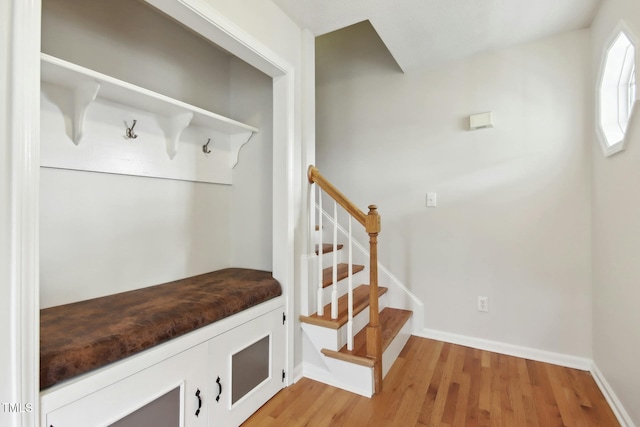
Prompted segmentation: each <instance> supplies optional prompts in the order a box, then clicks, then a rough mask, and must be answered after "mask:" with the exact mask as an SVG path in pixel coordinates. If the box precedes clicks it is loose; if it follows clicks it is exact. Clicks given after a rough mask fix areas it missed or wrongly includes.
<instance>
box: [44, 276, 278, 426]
mask: <svg viewBox="0 0 640 427" xmlns="http://www.w3.org/2000/svg"><path fill="white" fill-rule="evenodd" d="M283 299H284V298H283V297H282V289H281V287H280V284H279V283H278V281H277V280H275V279H274V278H273V277H272V275H271V273H270V272H265V271H258V270H248V269H238V268H230V269H225V270H220V271H216V272H212V273H207V274H202V275H199V276H194V277H190V278H187V279H182V280H178V281H174V282H170V283H165V284H162V285H156V286H151V287H148V288H143V289H138V290H134V291H129V292H124V293H120V294H114V295H109V296H105V297H101V298H96V299H92V300H88V301H81V302H77V303H72V304H67V305H63V306H58V307H51V308H47V309H44V310H41V330H40V334H41V339H40V345H41V349H40V360H41V363H40V365H41V367H40V387H41V414H42V417H41V425H43V426H46V427H50V426H53V427H62V426H65V427H66V426H85V427H86V426H88V425H92V426H111V425H113V426H118V427H125V426H134V425H154V426H165V425H166V426H183V425H184V426H207V425H220V426H225V425H239V424H240V423H241V422H242V421H243V420H244V419H246V418H247V417H248V416H249V415H250V414H251V413H253V411H255V410H256V409H257V408H258V407H260V405H262V404H263V403H264V402H265V401H266V400H268V399H269V398H270V397H271V396H272V395H273V394H275V393H276V392H277V391H278V390H279V389H280V388H281V387H282V376H283V374H284V364H285V360H284V359H285V352H284V326H283V323H284V321H283V319H284V316H283V314H284V312H283V310H284V301H283ZM149 423H150V424H149ZM158 423H159V424H158Z"/></svg>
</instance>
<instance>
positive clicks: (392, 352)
mask: <svg viewBox="0 0 640 427" xmlns="http://www.w3.org/2000/svg"><path fill="white" fill-rule="evenodd" d="M412 320H413V316H412V318H411V319H409V320H408V321H407V323H405V324H404V326H403V327H402V329H400V332H398V335H396V336H395V338H394V339H393V341H391V343H390V344H389V346H388V347H387V349H386V350H385V351H384V353H382V378H384V377H385V376H387V373H388V372H389V369H391V366H392V365H393V362H395V361H396V359H397V358H398V355H400V352H401V351H402V349H403V348H404V346H405V344H406V343H407V341H408V340H409V337H410V336H411V322H412Z"/></svg>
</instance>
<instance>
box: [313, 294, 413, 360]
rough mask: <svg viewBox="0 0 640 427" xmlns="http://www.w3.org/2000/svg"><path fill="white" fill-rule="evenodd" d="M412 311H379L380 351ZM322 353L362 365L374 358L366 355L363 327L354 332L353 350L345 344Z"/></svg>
mask: <svg viewBox="0 0 640 427" xmlns="http://www.w3.org/2000/svg"><path fill="white" fill-rule="evenodd" d="M412 314H413V313H412V312H411V311H409V310H401V309H399V308H389V307H387V308H385V309H384V310H382V311H381V312H380V325H381V326H382V352H383V353H384V351H385V350H386V349H387V347H389V344H391V341H393V339H394V338H395V337H396V335H398V332H400V330H401V329H402V327H403V326H404V324H405V323H407V321H408V320H409V318H410V317H411V315H412ZM322 354H324V355H325V356H328V357H333V358H334V359H340V360H344V361H347V362H351V363H355V364H358V365H363V366H371V367H373V365H374V360H373V359H371V358H369V357H367V328H366V327H365V328H364V329H362V330H361V331H360V332H358V333H357V334H356V336H355V337H354V339H353V350H352V351H349V350H347V346H346V345H345V346H343V347H342V348H341V349H340V350H339V351H334V350H327V349H326V348H325V349H322Z"/></svg>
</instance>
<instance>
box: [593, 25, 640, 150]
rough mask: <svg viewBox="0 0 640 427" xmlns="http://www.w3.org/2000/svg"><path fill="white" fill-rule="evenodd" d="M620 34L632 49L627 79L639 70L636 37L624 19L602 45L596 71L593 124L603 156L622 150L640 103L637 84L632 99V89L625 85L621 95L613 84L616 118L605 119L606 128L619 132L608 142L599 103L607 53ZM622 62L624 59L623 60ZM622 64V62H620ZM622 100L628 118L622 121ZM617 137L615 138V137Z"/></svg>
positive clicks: (619, 88) (635, 77) (618, 86)
mask: <svg viewBox="0 0 640 427" xmlns="http://www.w3.org/2000/svg"><path fill="white" fill-rule="evenodd" d="M621 34H624V36H625V37H626V38H627V39H628V40H629V42H630V43H631V46H633V49H634V57H633V62H632V64H631V66H630V71H629V65H628V64H627V67H626V68H627V70H626V74H627V75H629V76H630V77H629V79H631V76H634V78H633V80H631V81H634V82H637V76H636V75H635V71H637V70H639V69H640V67H638V58H639V57H640V55H639V53H638V39H637V37H636V36H635V34H634V33H633V32H632V31H631V30H630V29H629V27H628V26H627V25H626V24H625V23H624V21H620V23H619V24H618V25H617V26H616V28H615V30H614V31H613V32H612V34H611V35H610V36H609V38H607V40H606V43H605V44H604V46H603V50H602V54H601V60H600V71H599V73H598V80H597V84H596V96H595V99H596V103H595V108H596V115H595V116H596V120H595V126H596V134H597V136H598V140H599V142H600V146H601V148H602V151H603V154H604V155H605V156H607V157H608V156H611V155H612V154H615V153H618V152H620V151H622V150H623V149H624V147H625V145H626V143H627V141H628V138H629V136H628V135H629V132H628V125H629V124H630V123H631V122H632V120H633V117H634V116H635V114H636V111H637V110H638V109H639V108H640V107H639V106H638V104H640V103H639V102H638V95H639V94H638V91H637V86H634V87H635V88H636V90H635V91H634V92H635V93H634V99H633V100H631V99H629V95H630V94H631V93H632V91H631V90H630V88H629V87H628V86H627V85H625V86H627V87H626V88H625V89H624V94H623V95H621V92H620V91H621V87H620V84H619V81H618V82H616V84H615V92H616V93H617V95H616V98H617V99H616V104H617V112H616V115H617V116H618V118H617V119H616V120H615V121H612V120H608V121H607V125H608V128H609V129H610V127H613V126H615V128H616V131H617V132H619V133H620V134H621V137H620V140H618V141H616V142H614V143H613V144H609V142H608V138H607V135H606V132H605V130H604V129H603V123H602V122H603V119H602V111H601V104H602V91H603V83H604V78H605V70H606V65H607V58H608V55H609V52H610V50H611V48H612V47H613V45H614V43H615V42H616V41H617V40H618V38H619V37H620V35H621ZM623 62H624V61H623ZM622 65H623V66H624V64H622ZM624 71H625V70H623V69H621V70H620V75H619V78H621V77H622V73H623V72H624ZM608 87H609V90H614V85H609V86H608ZM622 101H624V104H625V105H624V106H623V107H624V109H625V110H626V111H628V113H629V114H628V119H627V120H626V121H624V122H622V121H620V120H619V116H620V114H619V111H620V109H621V105H622V104H621V102H622ZM616 139H617V138H616Z"/></svg>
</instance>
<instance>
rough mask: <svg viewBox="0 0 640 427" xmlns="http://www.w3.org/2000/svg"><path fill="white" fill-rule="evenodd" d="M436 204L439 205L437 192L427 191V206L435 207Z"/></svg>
mask: <svg viewBox="0 0 640 427" xmlns="http://www.w3.org/2000/svg"><path fill="white" fill-rule="evenodd" d="M436 206H438V200H437V194H436V193H427V207H428V208H435V207H436Z"/></svg>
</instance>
